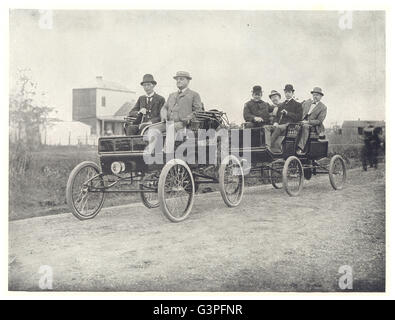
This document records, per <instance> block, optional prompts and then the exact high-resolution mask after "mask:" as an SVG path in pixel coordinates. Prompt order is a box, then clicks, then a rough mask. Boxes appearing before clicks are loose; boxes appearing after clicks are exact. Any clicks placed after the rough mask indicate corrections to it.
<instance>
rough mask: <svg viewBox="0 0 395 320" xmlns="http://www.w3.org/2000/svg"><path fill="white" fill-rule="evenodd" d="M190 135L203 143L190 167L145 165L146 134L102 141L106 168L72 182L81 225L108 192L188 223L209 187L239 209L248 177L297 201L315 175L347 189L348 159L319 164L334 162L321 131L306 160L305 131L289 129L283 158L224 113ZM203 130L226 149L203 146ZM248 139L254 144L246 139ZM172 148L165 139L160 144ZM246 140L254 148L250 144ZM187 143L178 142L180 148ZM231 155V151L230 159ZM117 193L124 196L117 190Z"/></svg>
mask: <svg viewBox="0 0 395 320" xmlns="http://www.w3.org/2000/svg"><path fill="white" fill-rule="evenodd" d="M189 129H191V131H192V132H193V134H194V136H195V137H196V139H195V140H194V143H195V145H194V150H195V151H196V152H195V153H194V156H193V158H192V160H191V158H189V159H190V160H189V161H186V160H183V159H180V158H173V159H171V160H169V161H163V163H152V164H148V163H147V162H146V161H145V158H144V155H145V152H146V150H147V146H148V140H147V139H146V137H145V136H144V133H142V135H137V136H110V137H101V138H100V139H99V142H98V153H99V158H100V165H98V164H96V163H94V162H88V161H85V162H82V163H80V164H79V165H77V166H76V167H75V168H74V169H73V171H72V172H71V174H70V176H69V180H68V183H67V191H66V193H67V194H66V197H67V202H68V204H69V206H70V208H71V210H72V213H73V214H74V215H75V216H76V217H77V218H78V219H80V220H86V219H91V218H94V217H95V216H96V215H97V214H98V213H99V211H100V210H101V208H102V206H103V202H104V198H105V195H106V194H107V193H114V192H116V193H138V194H140V197H141V200H142V202H143V204H144V205H145V206H146V207H147V208H157V207H160V209H161V211H162V213H163V214H164V216H165V217H167V218H168V219H169V220H170V221H172V222H180V221H183V220H185V219H186V218H187V217H188V215H189V214H190V212H191V209H192V206H193V202H194V196H195V193H196V191H197V190H198V189H199V185H201V184H207V183H215V184H219V189H220V193H221V196H222V198H223V200H224V202H225V204H226V205H227V206H229V207H236V206H238V205H239V204H240V202H241V200H242V196H243V191H244V180H245V175H246V174H248V175H249V173H248V171H251V172H258V173H260V174H261V175H262V176H263V175H265V172H266V173H269V176H270V179H271V182H272V185H273V186H274V187H275V188H281V187H282V186H283V187H284V189H285V191H286V192H287V193H288V194H289V195H291V196H296V195H297V194H299V192H300V191H301V189H302V187H303V180H304V178H306V179H310V178H311V176H312V175H317V174H323V173H325V174H329V178H330V183H331V185H332V187H333V188H334V189H341V188H342V186H343V184H344V182H345V179H346V166H345V163H344V160H343V159H342V158H341V156H339V155H335V156H333V157H332V158H331V160H330V164H329V168H328V167H326V166H322V165H320V164H319V162H318V160H320V159H322V158H326V157H327V156H328V141H326V140H322V139H319V137H318V135H317V133H316V131H315V130H314V127H312V128H311V130H310V135H309V138H308V141H307V152H306V154H305V155H303V156H299V155H297V154H296V152H295V151H296V145H297V142H298V139H299V137H300V133H301V124H289V125H288V128H287V131H286V133H285V137H284V140H283V148H282V152H281V153H272V152H271V151H270V150H269V149H268V148H266V147H264V145H265V144H264V141H265V137H264V132H265V131H264V130H263V128H254V129H230V128H229V121H228V120H227V117H226V114H225V113H223V112H220V111H217V110H211V111H206V112H198V113H197V114H196V116H195V118H194V120H193V121H192V122H191V124H190V127H189ZM199 129H204V130H207V129H211V132H213V131H214V132H218V131H220V129H222V131H226V132H227V133H229V135H227V136H226V138H223V136H222V137H221V139H222V141H221V142H220V143H218V141H217V138H218V137H214V140H213V139H211V140H210V137H208V136H204V137H203V139H200V138H199V137H198V133H199ZM246 135H248V138H250V139H244V137H245V136H246ZM235 136H237V137H238V139H237V140H238V143H237V145H236V146H235V145H234V143H232V141H231V139H230V138H229V137H235ZM223 139H226V140H225V142H224V141H223ZM192 140H193V139H192ZM164 141H165V136H164V140H162V141H160V142H161V143H164ZM184 141H185V139H184ZM244 141H250V142H251V143H248V144H245V143H244ZM166 143H167V142H166ZM181 143H182V142H177V141H176V142H175V145H176V147H177V145H178V146H179V145H180V144H181ZM162 145H163V144H162ZM221 146H222V147H221ZM224 146H227V148H224ZM202 149H203V151H204V152H203V154H204V157H203V158H204V159H205V161H203V162H202V161H201V159H202V158H201V157H200V158H199V159H197V157H199V155H201V153H200V152H201V151H202ZM224 149H228V150H227V151H226V152H223V151H224ZM228 151H230V152H229V153H230V154H229V153H228V154H227V152H228ZM213 154H214V157H212V156H213ZM224 154H225V155H224ZM246 154H249V155H250V160H251V161H250V162H249V161H246V159H245V158H244V156H245V155H246ZM213 158H214V161H213V160H212V159H213ZM266 175H267V174H266ZM116 186H118V187H119V188H120V189H115V187H116Z"/></svg>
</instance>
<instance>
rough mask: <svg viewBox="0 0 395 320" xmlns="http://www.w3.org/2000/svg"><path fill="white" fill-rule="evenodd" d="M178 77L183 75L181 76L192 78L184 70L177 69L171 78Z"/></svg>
mask: <svg viewBox="0 0 395 320" xmlns="http://www.w3.org/2000/svg"><path fill="white" fill-rule="evenodd" d="M178 77H183V78H187V79H189V80H191V79H192V77H191V75H190V74H189V72H186V71H177V73H176V75H175V76H174V77H173V79H177V78H178Z"/></svg>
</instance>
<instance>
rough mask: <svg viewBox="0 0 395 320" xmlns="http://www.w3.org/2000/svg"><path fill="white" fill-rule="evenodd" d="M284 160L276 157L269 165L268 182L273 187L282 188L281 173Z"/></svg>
mask: <svg viewBox="0 0 395 320" xmlns="http://www.w3.org/2000/svg"><path fill="white" fill-rule="evenodd" d="M284 162H285V161H284V160H283V159H278V160H276V161H274V162H273V163H272V164H271V166H270V170H269V173H270V182H271V183H272V186H273V187H274V188H275V189H282V187H283V175H282V171H283V168H284Z"/></svg>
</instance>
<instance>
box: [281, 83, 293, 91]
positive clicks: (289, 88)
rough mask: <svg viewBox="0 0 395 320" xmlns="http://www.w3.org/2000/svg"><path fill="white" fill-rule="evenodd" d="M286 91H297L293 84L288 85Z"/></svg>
mask: <svg viewBox="0 0 395 320" xmlns="http://www.w3.org/2000/svg"><path fill="white" fill-rule="evenodd" d="M284 91H292V92H294V91H295V89H294V86H293V85H292V84H286V85H285V88H284Z"/></svg>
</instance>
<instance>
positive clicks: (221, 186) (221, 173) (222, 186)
mask: <svg viewBox="0 0 395 320" xmlns="http://www.w3.org/2000/svg"><path fill="white" fill-rule="evenodd" d="M230 160H232V161H234V162H236V163H237V165H238V166H239V168H240V172H241V177H242V181H241V194H240V199H239V200H238V201H237V203H232V202H230V201H229V199H228V197H227V195H226V192H225V169H226V165H227V164H228V163H229V161H230ZM218 175H219V190H220V192H221V196H222V199H223V200H224V202H225V204H226V205H227V206H228V207H230V208H234V207H237V206H238V205H239V204H240V202H241V200H242V199H243V193H244V173H243V168H242V166H241V163H240V161H239V159H237V158H236V156H234V155H232V154H231V155H228V156H227V157H226V158H225V159H224V160H223V162H222V163H221V165H220V167H219V170H218Z"/></svg>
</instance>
